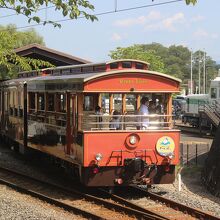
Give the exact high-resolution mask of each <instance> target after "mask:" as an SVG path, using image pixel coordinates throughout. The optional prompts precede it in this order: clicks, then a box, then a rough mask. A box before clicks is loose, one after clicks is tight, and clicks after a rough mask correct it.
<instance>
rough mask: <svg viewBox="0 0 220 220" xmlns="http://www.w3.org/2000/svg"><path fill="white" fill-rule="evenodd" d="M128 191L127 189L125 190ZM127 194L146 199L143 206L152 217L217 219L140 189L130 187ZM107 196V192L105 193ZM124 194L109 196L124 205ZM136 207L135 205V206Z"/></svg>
mask: <svg viewBox="0 0 220 220" xmlns="http://www.w3.org/2000/svg"><path fill="white" fill-rule="evenodd" d="M127 191H128V189H127ZM129 192H130V193H131V192H132V193H135V195H138V194H139V195H140V196H141V197H146V198H147V200H145V202H144V203H145V204H144V206H147V207H148V210H149V211H151V214H152V215H156V214H159V215H160V216H162V217H163V218H165V219H172V220H173V219H178V220H179V219H182V220H185V219H203V220H217V219H219V218H218V217H215V216H213V215H211V214H209V213H206V212H203V211H201V210H199V209H194V208H191V207H188V206H186V205H183V204H180V203H177V202H175V201H173V200H169V199H167V198H164V197H162V196H159V195H157V194H155V193H152V192H149V191H146V190H145V189H142V188H140V187H130V188H129ZM105 193H106V194H108V192H107V191H105ZM122 194H124V191H120V192H119V193H116V194H112V195H110V194H109V196H110V197H111V199H112V200H114V201H120V203H121V204H122V203H124V204H125V205H126V203H127V199H122V198H121V195H122ZM135 206H136V204H135ZM138 210H140V211H141V210H142V211H143V208H142V207H141V206H140V208H139V209H138Z"/></svg>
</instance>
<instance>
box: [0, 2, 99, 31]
mask: <svg viewBox="0 0 220 220" xmlns="http://www.w3.org/2000/svg"><path fill="white" fill-rule="evenodd" d="M47 6H50V8H51V7H54V9H55V10H56V11H57V12H59V13H60V14H61V15H62V16H63V17H69V18H70V19H77V18H78V17H80V16H84V17H85V18H86V19H88V20H90V21H94V20H97V17H96V16H94V15H92V14H91V13H88V12H87V11H93V10H94V6H93V5H92V4H91V3H90V2H89V1H87V0H67V1H66V0H46V1H43V0H1V1H0V8H5V9H10V10H14V11H15V12H16V13H17V14H22V15H24V16H26V17H27V18H28V22H29V23H30V22H31V21H34V22H36V23H38V24H39V23H42V24H43V25H45V24H48V23H49V24H53V25H54V26H55V27H60V26H61V25H60V24H58V23H57V22H54V21H50V20H48V21H47V20H46V21H45V20H43V19H44V18H41V17H40V16H36V13H37V12H38V11H39V10H40V9H41V8H43V7H47Z"/></svg>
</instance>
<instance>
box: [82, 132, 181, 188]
mask: <svg viewBox="0 0 220 220" xmlns="http://www.w3.org/2000/svg"><path fill="white" fill-rule="evenodd" d="M179 138H180V133H179V131H178V130H166V131H162V130H161V131H135V132H120V131H118V132H110V131H109V132H104V131H103V132H101V131H100V132H92V131H91V132H85V133H84V137H83V140H84V141H83V142H84V158H83V166H82V169H81V181H82V182H83V183H84V184H85V185H87V186H115V185H151V184H165V183H173V181H174V179H175V166H176V165H177V164H178V163H179Z"/></svg>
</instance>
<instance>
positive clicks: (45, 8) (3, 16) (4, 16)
mask: <svg viewBox="0 0 220 220" xmlns="http://www.w3.org/2000/svg"><path fill="white" fill-rule="evenodd" d="M55 7H56V6H48V7H44V8H40V9H39V10H38V11H42V10H47V9H49V8H55ZM15 15H19V14H18V13H13V14H9V15H2V16H0V19H1V18H8V17H12V16H15Z"/></svg>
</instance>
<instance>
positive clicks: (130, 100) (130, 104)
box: [126, 94, 137, 113]
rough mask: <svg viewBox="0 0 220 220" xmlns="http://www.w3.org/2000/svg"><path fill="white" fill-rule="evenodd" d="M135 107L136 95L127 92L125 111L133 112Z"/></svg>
mask: <svg viewBox="0 0 220 220" xmlns="http://www.w3.org/2000/svg"><path fill="white" fill-rule="evenodd" d="M136 109H137V101H136V95H134V94H127V95H126V111H127V112H132V113H134V111H135V110H136Z"/></svg>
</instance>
